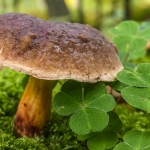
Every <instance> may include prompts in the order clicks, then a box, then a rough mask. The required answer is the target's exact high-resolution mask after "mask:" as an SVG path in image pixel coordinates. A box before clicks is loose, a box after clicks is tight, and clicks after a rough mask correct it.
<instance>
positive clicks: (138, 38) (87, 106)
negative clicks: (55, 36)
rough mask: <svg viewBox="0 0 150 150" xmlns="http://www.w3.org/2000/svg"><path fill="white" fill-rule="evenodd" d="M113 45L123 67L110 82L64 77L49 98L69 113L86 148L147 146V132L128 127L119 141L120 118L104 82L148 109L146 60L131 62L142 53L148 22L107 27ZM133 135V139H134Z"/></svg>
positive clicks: (149, 93) (148, 69)
mask: <svg viewBox="0 0 150 150" xmlns="http://www.w3.org/2000/svg"><path fill="white" fill-rule="evenodd" d="M109 33H110V34H112V35H113V37H112V41H113V42H114V43H115V45H116V46H117V49H118V52H119V56H120V58H121V61H122V63H123V65H124V70H123V71H121V72H119V73H118V75H117V79H118V80H117V81H115V82H111V83H104V82H98V83H94V84H93V83H81V82H77V81H71V80H69V81H66V82H65V83H64V84H63V85H62V87H61V91H60V92H58V93H57V94H56V96H55V97H54V101H53V107H54V109H55V111H56V112H57V113H58V114H60V115H63V116H65V115H67V116H68V115H70V120H69V125H70V128H71V129H72V131H73V132H75V133H76V134H77V137H78V139H79V140H83V141H86V142H87V147H88V148H89V149H90V150H105V149H113V147H115V148H114V149H115V150H122V149H125V150H127V149H129V150H130V149H136V148H137V149H139V150H144V149H147V150H148V149H149V142H147V141H149V138H150V137H149V136H148V135H149V132H146V131H145V132H140V131H138V130H137V131H136V130H131V131H128V132H127V133H126V134H125V135H124V137H123V139H124V141H125V142H121V143H119V144H118V145H117V146H115V145H116V143H117V142H119V139H118V138H119V137H118V135H119V132H120V130H121V128H122V122H121V120H120V119H119V117H118V115H119V114H116V113H115V106H116V101H115V99H114V98H113V97H112V96H111V95H110V94H107V92H106V87H105V86H106V85H107V86H110V87H111V88H113V89H114V90H116V91H118V92H119V93H120V94H121V95H120V96H122V97H123V99H124V100H125V101H126V107H128V106H127V104H128V105H130V106H133V107H135V108H138V109H141V110H143V111H145V114H146V113H149V112H150V64H149V63H140V64H134V63H133V62H134V60H136V59H138V58H142V57H144V56H146V50H145V47H146V45H147V42H148V40H150V24H149V23H148V22H145V23H143V24H139V23H137V22H135V21H124V22H121V23H120V24H119V25H117V26H116V27H113V28H111V29H109ZM136 139H137V140H136Z"/></svg>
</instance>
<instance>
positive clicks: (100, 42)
mask: <svg viewBox="0 0 150 150" xmlns="http://www.w3.org/2000/svg"><path fill="white" fill-rule="evenodd" d="M0 65H2V66H6V67H9V68H11V69H14V70H16V71H19V72H22V73H25V74H29V75H32V76H34V77H36V78H40V79H46V80H60V79H73V80H78V81H82V82H97V81H113V80H114V79H115V77H116V74H117V73H118V72H119V71H121V70H122V69H123V66H122V64H121V62H120V60H119V57H118V54H117V52H116V48H115V47H114V45H113V44H112V43H110V42H109V41H108V40H107V39H106V38H105V37H104V36H103V35H102V34H101V33H100V32H99V31H98V30H96V29H94V28H92V27H90V26H88V25H81V24H78V23H63V22H52V21H44V20H41V19H38V18H35V17H31V16H29V15H26V14H19V13H7V14H3V15H0Z"/></svg>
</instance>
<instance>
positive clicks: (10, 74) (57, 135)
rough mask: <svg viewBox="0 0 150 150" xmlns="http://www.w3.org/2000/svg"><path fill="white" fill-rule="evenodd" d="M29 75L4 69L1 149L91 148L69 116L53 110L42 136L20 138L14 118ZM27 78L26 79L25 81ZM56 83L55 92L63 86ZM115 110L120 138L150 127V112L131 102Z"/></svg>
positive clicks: (0, 95) (0, 99)
mask: <svg viewBox="0 0 150 150" xmlns="http://www.w3.org/2000/svg"><path fill="white" fill-rule="evenodd" d="M27 79H28V77H27V76H25V75H23V74H20V73H17V72H15V71H12V70H10V69H7V68H4V69H3V70H1V71H0V149H1V150H34V149H35V150H87V146H86V142H81V141H78V140H77V138H76V134H74V133H73V132H72V131H71V130H70V128H69V117H63V116H60V115H58V114H56V113H55V112H54V111H52V118H51V121H50V122H48V123H47V125H46V126H45V128H44V130H43V132H42V133H41V137H40V138H38V137H35V138H34V139H30V138H28V137H23V138H17V136H16V135H15V134H14V132H13V118H14V115H15V112H16V108H17V105H18V102H19V100H20V98H21V96H22V93H23V90H24V87H25V85H26V82H27ZM22 81H23V82H22ZM58 84H59V85H57V86H56V88H55V90H54V95H55V94H56V93H57V92H58V91H59V90H60V86H61V84H60V83H58ZM115 112H116V113H117V114H118V115H119V117H120V119H121V121H122V123H123V128H122V130H121V132H120V138H122V136H123V134H124V133H125V132H126V131H128V130H130V129H138V130H150V122H149V120H150V115H149V114H146V113H145V112H143V111H140V110H138V109H135V108H133V107H131V106H129V105H127V104H118V105H117V107H116V109H115Z"/></svg>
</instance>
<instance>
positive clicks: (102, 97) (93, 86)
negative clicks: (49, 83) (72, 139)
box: [53, 80, 115, 135]
mask: <svg viewBox="0 0 150 150" xmlns="http://www.w3.org/2000/svg"><path fill="white" fill-rule="evenodd" d="M53 107H54V109H55V110H56V112H57V113H58V114H60V115H70V114H72V116H71V118H70V122H69V124H70V127H71V129H72V130H73V131H74V132H75V133H77V134H79V135H85V134H88V133H90V132H96V131H100V130H102V129H104V128H105V127H106V126H107V125H108V122H109V116H108V114H107V112H109V111H111V110H112V109H113V108H114V107H115V100H114V99H113V97H112V96H111V95H108V94H106V88H105V85H104V83H101V82H98V83H81V82H77V81H72V80H69V81H67V82H65V83H64V84H63V86H62V88H61V92H59V93H57V94H56V96H55V97H54V101H53Z"/></svg>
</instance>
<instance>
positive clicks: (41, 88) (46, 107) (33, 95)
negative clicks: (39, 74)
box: [14, 76, 53, 138]
mask: <svg viewBox="0 0 150 150" xmlns="http://www.w3.org/2000/svg"><path fill="white" fill-rule="evenodd" d="M52 88H53V81H47V80H43V79H37V78H34V77H32V76H30V78H29V81H28V84H27V86H26V88H25V91H24V94H23V96H22V99H21V101H20V103H19V105H18V109H17V113H16V115H15V120H14V126H15V131H16V132H17V133H18V134H19V136H21V137H22V136H25V135H26V136H28V137H31V138H32V137H34V135H35V134H36V135H40V133H41V130H42V129H43V127H44V125H45V124H46V122H47V121H48V120H49V119H50V109H51V97H52Z"/></svg>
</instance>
